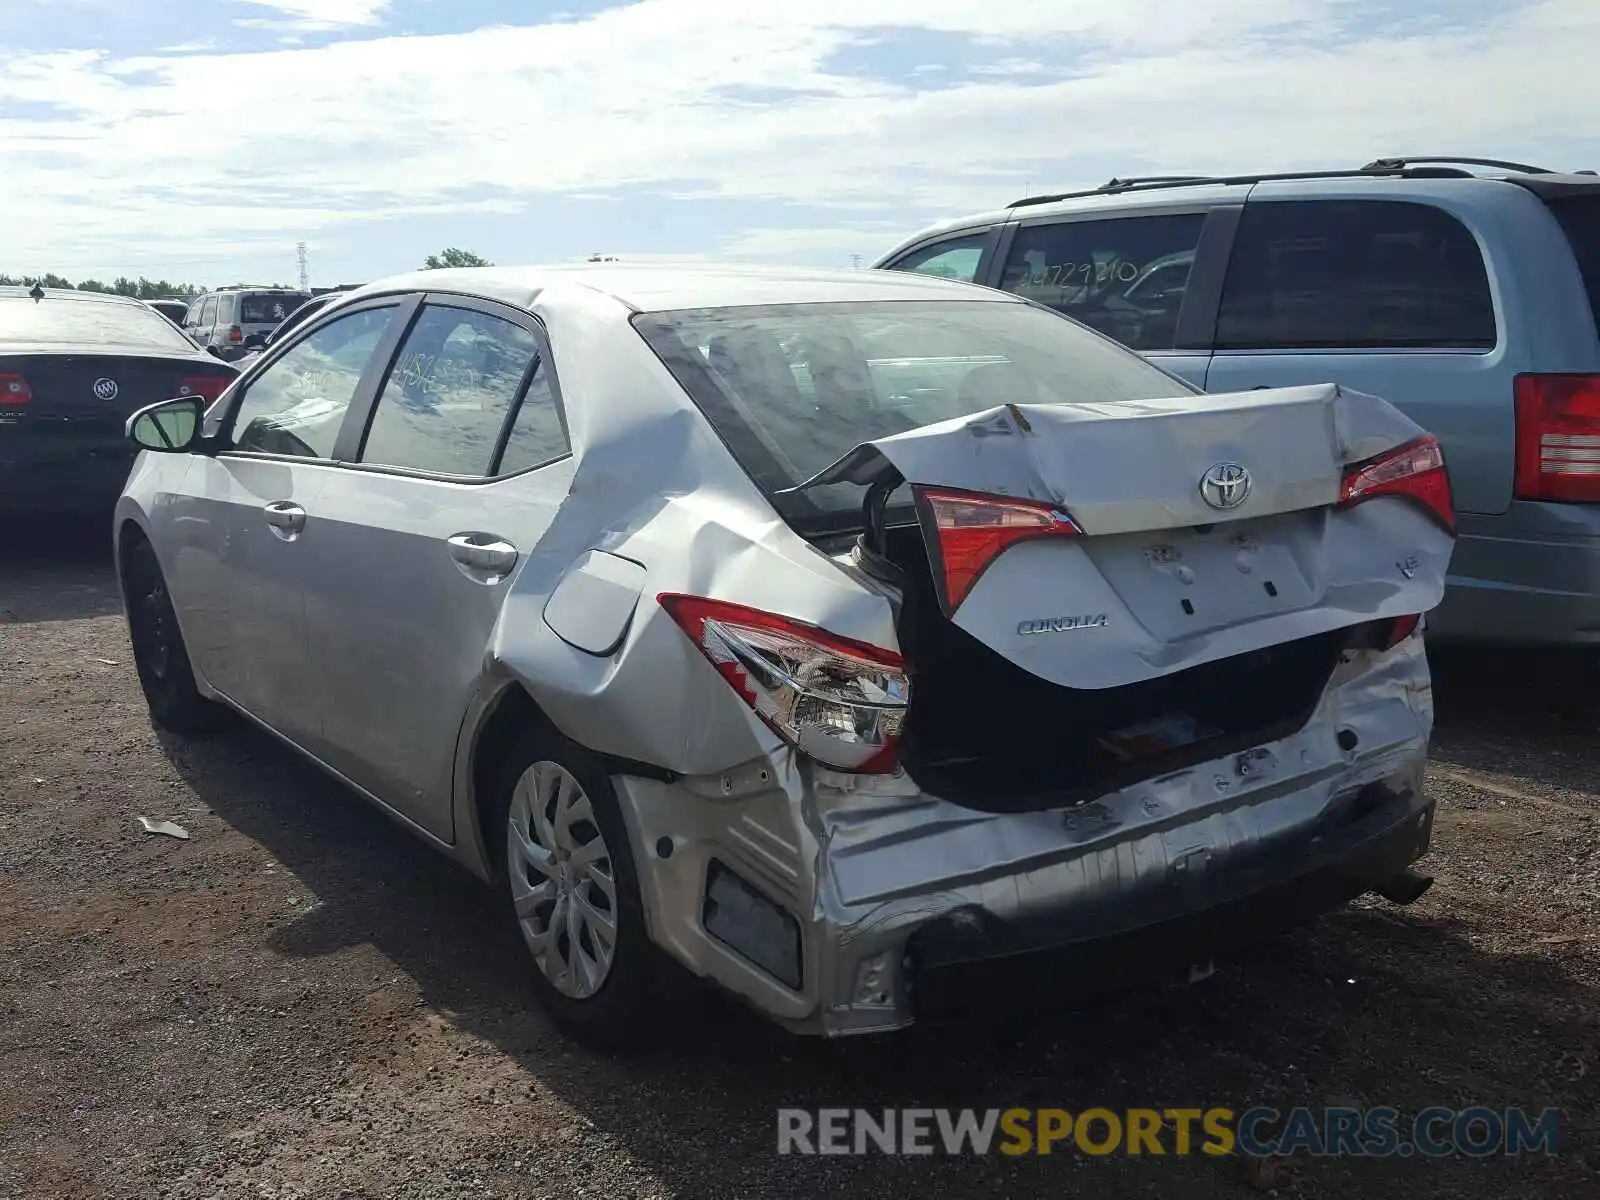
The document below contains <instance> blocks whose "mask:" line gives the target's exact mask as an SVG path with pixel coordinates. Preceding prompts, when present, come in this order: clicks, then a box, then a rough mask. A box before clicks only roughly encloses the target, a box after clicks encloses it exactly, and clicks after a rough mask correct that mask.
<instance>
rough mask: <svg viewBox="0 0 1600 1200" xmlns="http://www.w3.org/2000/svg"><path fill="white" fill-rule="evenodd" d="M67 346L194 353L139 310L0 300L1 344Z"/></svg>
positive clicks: (54, 299)
mask: <svg viewBox="0 0 1600 1200" xmlns="http://www.w3.org/2000/svg"><path fill="white" fill-rule="evenodd" d="M4 342H65V343H70V344H73V345H85V346H94V345H106V344H115V345H131V346H149V347H151V348H152V349H156V350H193V349H194V343H193V342H191V341H190V340H189V339H188V338H186V337H184V335H183V334H182V333H181V332H180V331H179V330H178V327H177V326H176V325H174V324H173V323H172V322H171V321H169V320H167V318H165V317H163V316H162V315H161V314H160V313H158V312H156V311H155V310H154V309H151V308H146V307H145V306H144V305H142V304H118V303H116V302H115V301H108V300H78V299H66V298H62V297H60V296H46V297H45V298H44V299H43V300H34V299H32V298H31V297H28V296H4V297H0V343H4Z"/></svg>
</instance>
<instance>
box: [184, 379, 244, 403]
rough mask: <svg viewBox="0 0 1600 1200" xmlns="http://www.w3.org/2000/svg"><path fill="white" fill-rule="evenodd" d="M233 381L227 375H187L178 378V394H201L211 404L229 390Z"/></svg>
mask: <svg viewBox="0 0 1600 1200" xmlns="http://www.w3.org/2000/svg"><path fill="white" fill-rule="evenodd" d="M232 382H233V380H232V378H230V377H229V376H226V375H185V376H184V377H183V378H182V379H180V380H178V395H180V396H199V397H200V398H201V399H202V400H204V401H206V402H207V403H208V404H209V403H210V402H211V401H213V400H215V399H216V398H217V397H218V396H220V395H222V393H223V392H225V391H227V390H228V385H229V384H230V383H232Z"/></svg>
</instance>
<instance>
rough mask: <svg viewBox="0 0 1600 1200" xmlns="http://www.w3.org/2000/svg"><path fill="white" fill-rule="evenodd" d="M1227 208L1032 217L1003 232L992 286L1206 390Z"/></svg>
mask: <svg viewBox="0 0 1600 1200" xmlns="http://www.w3.org/2000/svg"><path fill="white" fill-rule="evenodd" d="M1232 213H1233V210H1232V209H1231V208H1227V207H1222V208H1212V207H1186V208H1172V209H1166V208H1164V209H1161V210H1160V211H1155V212H1143V211H1140V212H1132V213H1130V212H1126V211H1124V212H1118V213H1115V214H1109V215H1108V214H1106V213H1104V212H1094V213H1089V214H1082V213H1073V214H1068V215H1066V216H1062V215H1059V214H1057V215H1052V216H1046V217H1035V218H1029V219H1026V220H1023V221H1020V222H1018V223H1017V224H1016V225H1015V226H1014V227H1012V228H1009V229H1008V230H1007V231H1006V236H1005V237H1004V238H1002V241H1001V247H1000V250H999V252H998V253H997V255H996V258H997V259H998V260H999V264H1000V265H999V266H998V268H997V270H996V271H995V272H994V274H993V282H994V284H995V286H998V287H999V288H1001V289H1002V290H1003V291H1008V292H1014V293H1016V294H1017V295H1021V296H1026V297H1028V298H1029V299H1030V300H1034V301H1036V302H1038V303H1040V304H1044V305H1047V306H1048V307H1050V308H1053V309H1055V310H1056V311H1057V312H1061V313H1065V314H1066V315H1067V316H1069V317H1072V318H1074V319H1076V320H1078V321H1081V322H1083V323H1084V324H1085V325H1088V326H1089V327H1090V328H1092V329H1096V330H1098V331H1099V332H1101V333H1103V334H1105V335H1107V336H1108V337H1111V338H1114V339H1116V340H1117V341H1119V342H1121V343H1122V344H1123V345H1125V346H1127V347H1129V348H1130V349H1133V350H1137V351H1139V352H1140V353H1142V354H1143V355H1144V356H1145V357H1146V358H1148V359H1149V360H1150V361H1151V362H1153V363H1155V364H1156V365H1157V366H1160V367H1164V368H1165V369H1166V370H1169V371H1171V372H1173V373H1174V374H1176V375H1179V376H1181V377H1183V378H1184V379H1186V380H1188V381H1189V382H1190V383H1192V384H1194V385H1195V386H1196V387H1203V386H1204V385H1205V372H1206V363H1207V360H1208V359H1209V357H1210V353H1209V348H1208V345H1209V335H1210V330H1209V329H1208V328H1205V320H1204V317H1205V315H1206V313H1207V312H1208V310H1209V311H1214V295H1212V296H1209V297H1208V296H1207V295H1206V289H1205V288H1204V287H1202V286H1198V285H1200V284H1202V283H1203V282H1205V281H1206V280H1208V279H1209V277H1210V272H1209V271H1208V270H1207V267H1208V265H1209V263H1210V261H1211V259H1212V257H1213V256H1212V255H1211V254H1210V253H1208V252H1207V249H1208V246H1209V245H1210V244H1213V243H1217V242H1218V240H1219V237H1225V235H1226V232H1227V229H1226V226H1227V225H1228V223H1229V221H1230V219H1231V217H1232Z"/></svg>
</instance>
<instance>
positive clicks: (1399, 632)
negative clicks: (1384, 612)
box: [1383, 613, 1422, 650]
mask: <svg viewBox="0 0 1600 1200" xmlns="http://www.w3.org/2000/svg"><path fill="white" fill-rule="evenodd" d="M1420 624H1422V614H1420V613H1412V614H1411V615H1410V616H1409V617H1396V618H1395V619H1394V621H1393V622H1391V623H1390V625H1389V632H1388V633H1387V634H1386V635H1385V637H1384V639H1383V648H1384V649H1385V650H1393V649H1394V648H1395V647H1396V646H1398V645H1399V644H1400V643H1401V642H1403V641H1405V640H1406V639H1407V638H1408V637H1410V636H1411V635H1412V634H1413V633H1415V632H1416V631H1417V626H1418V625H1420Z"/></svg>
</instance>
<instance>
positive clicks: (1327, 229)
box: [1216, 200, 1496, 350]
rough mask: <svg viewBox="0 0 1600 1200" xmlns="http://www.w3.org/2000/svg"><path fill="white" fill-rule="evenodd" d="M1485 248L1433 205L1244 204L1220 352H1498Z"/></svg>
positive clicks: (1220, 328) (1224, 302) (1224, 293)
mask: <svg viewBox="0 0 1600 1200" xmlns="http://www.w3.org/2000/svg"><path fill="white" fill-rule="evenodd" d="M1495 341H1496V332H1495V315H1494V301H1493V300H1492V299H1491V298H1490V294H1489V279H1488V274H1487V272H1486V271H1485V270H1484V265H1483V255H1482V253H1481V252H1480V251H1479V249H1478V243H1477V241H1476V239H1474V238H1473V236H1472V234H1471V233H1469V232H1468V230H1467V228H1466V226H1465V225H1463V224H1462V223H1461V222H1460V221H1458V220H1456V218H1455V217H1453V216H1451V215H1450V214H1449V213H1446V212H1444V211H1443V210H1442V209H1438V208H1435V207H1433V206H1432V205H1428V204H1415V203H1409V202H1405V201H1392V200H1309V201H1304V200H1291V201H1258V202H1255V203H1251V204H1246V205H1245V209H1244V213H1243V216H1242V217H1241V219H1240V222H1239V232H1238V235H1237V238H1236V240H1235V242H1234V248H1233V257H1232V259H1231V261H1230V262H1229V264H1228V275H1227V280H1226V282H1225V283H1224V284H1223V291H1222V310H1221V312H1220V313H1219V315H1218V318H1217V336H1216V346H1217V349H1219V350H1246V349H1248V350H1276V349H1341V350H1342V349H1403V348H1407V347H1419V348H1458V349H1472V350H1489V349H1493V348H1494V345H1495Z"/></svg>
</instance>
